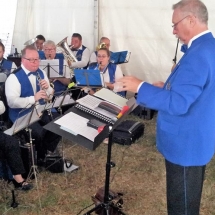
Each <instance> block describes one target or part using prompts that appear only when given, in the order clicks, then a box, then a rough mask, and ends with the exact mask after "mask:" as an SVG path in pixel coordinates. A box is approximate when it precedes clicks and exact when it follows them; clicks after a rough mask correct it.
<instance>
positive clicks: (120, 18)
mask: <svg viewBox="0 0 215 215" xmlns="http://www.w3.org/2000/svg"><path fill="white" fill-rule="evenodd" d="M4 1H6V0H4ZM7 1H14V2H16V0H7ZM176 2H178V1H172V0H160V1H149V0H133V1H128V0H108V1H107V0H60V1H59V0H36V1H33V0H18V1H17V11H16V16H15V26H14V32H13V37H12V44H14V45H15V47H17V49H18V51H19V52H20V50H21V49H22V48H23V44H24V42H26V41H27V40H29V39H32V38H34V37H35V36H36V35H38V34H42V35H44V36H45V38H46V39H51V40H53V41H55V42H56V43H58V42H59V41H61V40H62V39H63V38H65V37H66V36H68V43H69V44H70V38H71V35H72V33H74V32H76V33H80V34H81V35H82V36H83V44H84V45H86V46H87V47H89V48H90V50H91V51H93V50H94V49H95V46H96V45H97V43H98V39H99V38H100V37H101V36H107V37H109V38H110V40H111V47H110V49H111V50H112V51H123V50H129V51H131V57H130V61H129V63H126V64H123V65H122V69H123V72H124V73H125V74H126V75H135V76H137V77H139V78H141V79H143V80H145V81H148V82H152V81H158V80H162V81H164V80H165V79H166V77H167V76H168V75H169V73H170V71H171V67H172V62H173V58H174V55H175V50H176V44H177V39H176V38H175V36H174V35H173V34H172V27H171V25H172V21H171V20H172V9H171V7H172V4H174V3H176ZM203 2H204V3H205V4H206V6H207V8H208V11H209V29H210V30H211V31H212V32H215V25H213V20H215V17H214V16H215V2H214V1H209V0H203ZM180 57H181V53H180V47H179V51H178V56H177V59H178V60H179V59H180Z"/></svg>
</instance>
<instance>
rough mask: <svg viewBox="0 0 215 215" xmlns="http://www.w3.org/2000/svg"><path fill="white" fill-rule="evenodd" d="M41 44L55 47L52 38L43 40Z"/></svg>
mask: <svg viewBox="0 0 215 215" xmlns="http://www.w3.org/2000/svg"><path fill="white" fill-rule="evenodd" d="M43 46H54V47H56V45H55V42H54V41H52V40H47V41H45V42H44V43H43Z"/></svg>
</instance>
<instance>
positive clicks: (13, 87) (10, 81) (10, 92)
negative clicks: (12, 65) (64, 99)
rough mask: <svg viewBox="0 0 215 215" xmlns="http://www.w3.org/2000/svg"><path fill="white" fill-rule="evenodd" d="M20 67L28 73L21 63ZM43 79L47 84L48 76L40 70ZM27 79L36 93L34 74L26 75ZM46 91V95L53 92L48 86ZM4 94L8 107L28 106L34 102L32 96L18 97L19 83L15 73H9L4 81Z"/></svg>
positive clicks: (19, 91)
mask: <svg viewBox="0 0 215 215" xmlns="http://www.w3.org/2000/svg"><path fill="white" fill-rule="evenodd" d="M21 67H22V69H23V70H24V71H25V73H26V74H28V73H29V72H30V71H28V70H27V69H26V68H25V67H24V66H23V65H21ZM42 72H43V75H44V79H45V80H46V81H47V83H48V84H49V80H48V77H47V75H46V73H45V72H44V71H43V70H42ZM28 78H29V81H30V82H31V85H32V88H33V91H34V94H35V93H36V76H35V75H30V76H28ZM46 93H47V94H48V95H51V94H52V93H53V89H52V88H51V87H50V85H49V88H48V89H47V90H46ZM5 94H6V97H7V103H8V106H9V107H10V108H26V107H30V106H31V105H33V104H34V103H35V99H34V96H28V97H20V95H21V84H20V83H19V81H18V79H17V77H16V75H15V74H11V75H10V76H9V77H8V78H7V80H6V82H5Z"/></svg>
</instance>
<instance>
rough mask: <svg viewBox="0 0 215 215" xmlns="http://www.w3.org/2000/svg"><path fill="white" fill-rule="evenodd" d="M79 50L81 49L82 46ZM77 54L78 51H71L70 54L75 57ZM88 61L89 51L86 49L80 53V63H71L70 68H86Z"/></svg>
mask: <svg viewBox="0 0 215 215" xmlns="http://www.w3.org/2000/svg"><path fill="white" fill-rule="evenodd" d="M79 49H82V46H81V47H80V48H79ZM77 52H78V51H72V53H73V54H74V55H75V56H76V54H77ZM89 60H90V50H89V49H88V48H86V49H85V50H84V51H83V53H82V58H81V61H78V62H73V63H72V66H71V67H72V68H83V67H85V66H87V64H88V62H89Z"/></svg>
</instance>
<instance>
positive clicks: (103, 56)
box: [97, 55, 107, 58]
mask: <svg viewBox="0 0 215 215" xmlns="http://www.w3.org/2000/svg"><path fill="white" fill-rule="evenodd" d="M106 57H107V55H98V56H97V58H106Z"/></svg>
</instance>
